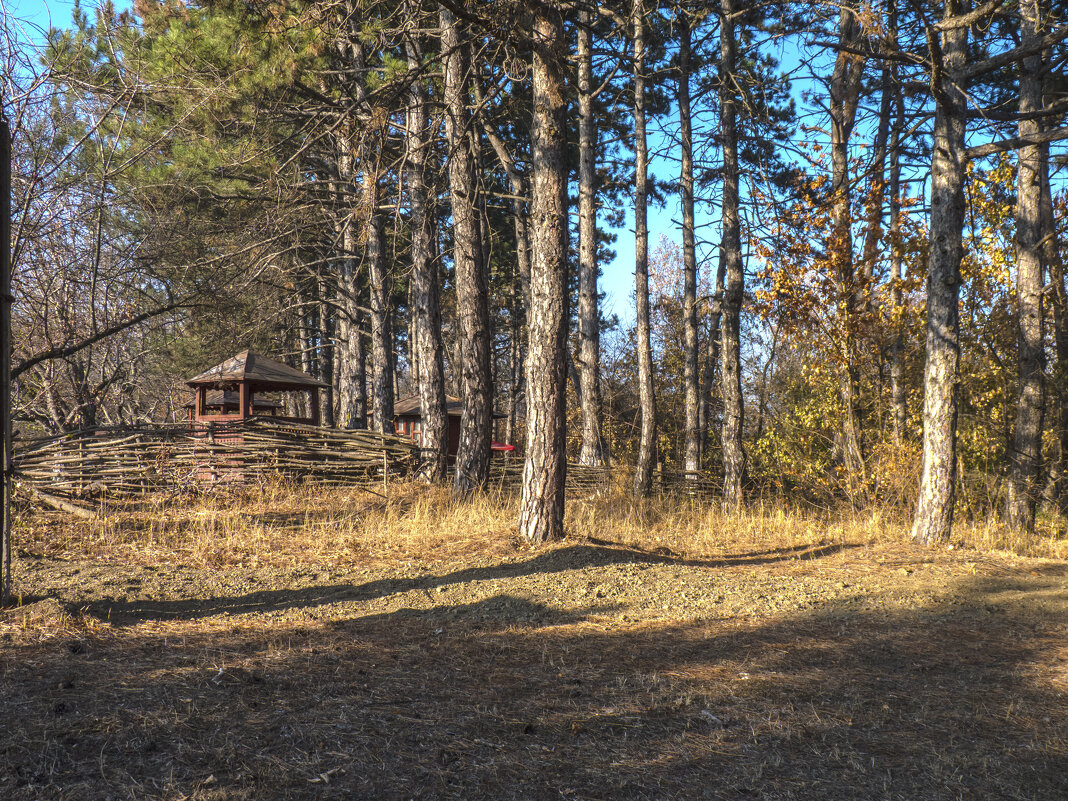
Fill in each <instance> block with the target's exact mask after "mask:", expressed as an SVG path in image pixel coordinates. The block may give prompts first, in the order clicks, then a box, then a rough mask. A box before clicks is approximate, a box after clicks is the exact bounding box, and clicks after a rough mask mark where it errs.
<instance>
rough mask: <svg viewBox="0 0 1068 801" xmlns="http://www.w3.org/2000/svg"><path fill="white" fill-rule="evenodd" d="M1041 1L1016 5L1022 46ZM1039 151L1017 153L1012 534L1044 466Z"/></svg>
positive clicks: (1034, 69) (1034, 77) (1029, 94)
mask: <svg viewBox="0 0 1068 801" xmlns="http://www.w3.org/2000/svg"><path fill="white" fill-rule="evenodd" d="M1038 3H1039V0H1022V2H1021V3H1020V43H1021V45H1023V46H1024V47H1027V46H1029V45H1032V44H1034V43H1035V41H1036V40H1037V39H1038V38H1039V37H1040V36H1041V35H1042V33H1043V31H1042V23H1041V19H1040V12H1039V7H1038ZM1041 72H1042V55H1041V54H1040V53H1036V54H1035V55H1033V56H1030V57H1028V58H1026V59H1024V61H1023V62H1022V63H1021V64H1020V114H1021V115H1024V114H1032V113H1035V112H1038V111H1040V110H1041V108H1042V105H1043V102H1042V83H1043V81H1042V74H1041ZM1040 127H1041V126H1040V123H1039V122H1038V121H1037V120H1034V119H1021V120H1020V123H1019V133H1020V138H1021V139H1022V138H1024V137H1029V136H1034V135H1037V134H1038V133H1039V130H1040ZM1044 164H1045V165H1046V166H1047V167H1048V162H1044V161H1043V159H1042V146H1041V145H1026V146H1024V147H1021V148H1020V149H1019V150H1018V151H1017V170H1016V342H1017V347H1018V356H1017V362H1016V364H1017V370H1018V373H1017V376H1018V382H1019V395H1018V397H1017V401H1016V427H1015V430H1014V432H1013V440H1012V453H1011V454H1010V461H1009V482H1008V496H1007V498H1006V518H1007V520H1008V523H1009V525H1010V526H1012V527H1013V528H1016V529H1019V530H1020V531H1025V532H1030V531H1032V530H1033V529H1034V527H1035V504H1036V501H1037V497H1038V492H1039V475H1040V469H1041V465H1042V418H1043V415H1044V412H1045V393H1044V387H1043V373H1044V372H1045V367H1046V353H1045V342H1044V331H1043V328H1044V323H1045V312H1044V310H1043V308H1042V306H1043V304H1042V287H1043V286H1044V285H1045V270H1044V269H1043V264H1042V251H1043V246H1042V228H1043V226H1042V175H1041V169H1042V166H1043V165H1044Z"/></svg>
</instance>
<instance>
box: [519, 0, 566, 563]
mask: <svg viewBox="0 0 1068 801" xmlns="http://www.w3.org/2000/svg"><path fill="white" fill-rule="evenodd" d="M537 9H538V10H537V11H536V12H535V13H536V16H535V21H534V37H535V41H536V42H537V44H538V46H537V47H535V49H534V73H533V79H534V121H533V131H532V138H533V142H532V145H533V147H532V151H533V152H532V155H533V163H534V172H533V193H532V194H533V197H532V202H531V212H532V215H531V216H532V218H533V226H532V227H533V231H534V236H533V239H532V244H533V261H532V263H531V273H530V309H529V310H528V320H529V329H530V344H529V351H528V353H527V456H526V462H525V464H524V466H523V495H522V499H521V501H520V508H519V533H520V534H521V535H522V536H523V537H525V538H526V539H527V540H528V541H529V542H532V543H542V542H546V541H548V540H555V539H560V538H561V537H563V534H564V480H565V478H566V469H567V465H566V462H565V444H566V443H565V438H564V426H565V422H566V398H567V371H566V356H567V321H568V311H567V95H566V93H565V87H564V69H565V65H566V58H567V38H566V36H565V34H564V22H563V18H562V17H561V15H560V13H559V12H558V11H556V10H553V9H551V8H548V7H546V6H538V7H537Z"/></svg>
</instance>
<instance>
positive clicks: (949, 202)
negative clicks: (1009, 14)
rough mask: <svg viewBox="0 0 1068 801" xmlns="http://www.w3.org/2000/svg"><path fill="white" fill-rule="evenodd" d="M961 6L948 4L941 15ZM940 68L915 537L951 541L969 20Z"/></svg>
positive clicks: (948, 39) (946, 42)
mask: <svg viewBox="0 0 1068 801" xmlns="http://www.w3.org/2000/svg"><path fill="white" fill-rule="evenodd" d="M960 11H961V8H960V7H959V5H958V4H957V3H956V2H949V3H947V4H946V12H945V16H944V19H945V21H947V22H948V21H951V20H952V19H953V17H954V16H956V15H957V14H958V13H959V12H960ZM941 38H942V45H941V50H942V53H941V55H942V59H941V61H942V65H941V66H942V70H944V74H943V75H938V76H936V82H935V85H934V87H933V88H934V94H935V121H934V135H933V138H932V153H931V224H930V253H929V256H928V261H927V362H926V365H925V368H924V375H923V389H924V394H923V466H922V469H921V473H920V492H919V498H918V500H917V503H916V513H915V516H914V517H913V521H912V539H913V541H915V542H918V543H923V544H925V545H936V544H939V543H944V542H948V541H949V537H950V534H951V533H952V530H953V503H954V500H955V491H956V480H957V448H956V444H957V379H958V373H959V370H960V264H961V259H962V257H963V255H964V248H963V244H962V240H961V232H962V230H963V228H964V181H965V175H966V173H965V168H966V166H967V165H966V153H965V142H964V133H965V108H966V106H965V103H966V98H965V94H964V90H963V88H962V87H961V85H960V82H959V81H958V80H955V78H956V75H955V73H957V72H958V71H959V70H960V69H961V68H962V67H963V66H964V63H965V58H966V55H967V49H968V28H967V27H964V26H959V27H951V28H950V29H949V30H946V31H945V32H943V33H942V34H941Z"/></svg>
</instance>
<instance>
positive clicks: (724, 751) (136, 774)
mask: <svg viewBox="0 0 1068 801" xmlns="http://www.w3.org/2000/svg"><path fill="white" fill-rule="evenodd" d="M1051 588H1052V589H1055V587H1054V585H1052V584H1051V585H1049V586H1045V588H1044V591H1049V590H1050V589H1051ZM1005 589H1006V585H1005V583H1004V582H990V581H986V580H971V579H968V580H963V581H960V582H957V583H956V584H955V585H954V586H952V587H947V588H946V590H947V592H946V594H945V596H944V597H942V598H940V599H939V600H936V601H934V602H932V603H929V604H927V605H925V606H922V607H919V608H906V607H904V606H902V605H900V604H896V603H894V602H893V600H892V599H891V598H889V597H887V598H882V599H872V602H871V604H870V605H869V608H865V609H859V610H858V609H856V608H852V607H848V606H843V605H839V604H824V605H823V606H822V607H820V608H818V609H816V610H813V611H811V612H809V613H803V614H802V613H797V614H792V615H783V616H781V617H779V618H776V619H772V620H763V621H757V622H746V621H729V622H718V623H701V622H695V623H688V624H665V625H655V624H644V625H633V626H629V627H614V628H613V627H608V626H605V625H603V624H602V623H600V622H598V620H597V619H596V618H593V619H591V616H593V615H595V614H596V613H597V611H598V610H596V609H594V608H589V607H586V608H580V609H572V610H560V609H554V608H551V607H548V606H546V605H543V604H538V603H534V602H531V601H529V600H527V599H523V598H518V597H515V596H512V595H508V594H502V595H498V596H495V597H492V598H488V599H485V600H483V601H479V602H477V603H473V604H467V605H464V606H462V607H460V608H457V607H450V606H448V605H442V606H437V607H434V608H432V609H428V610H415V609H402V610H398V611H395V612H390V613H387V614H375V615H368V616H366V617H357V618H348V619H339V620H326V621H299V620H298V621H294V620H284V621H283V620H279V621H270V620H263V621H259V622H258V623H257V624H251V623H247V622H246V623H238V622H227V621H220V620H216V621H211V622H199V623H198V622H194V621H175V622H172V623H167V624H158V623H152V624H149V625H147V626H144V627H138V628H130V629H120V630H117V631H115V633H113V634H106V635H103V636H99V637H94V636H93V635H92V633H91V631H92V630H91V629H90V630H89V633H85V634H81V635H78V636H69V637H58V638H55V639H53V640H50V641H46V642H28V643H26V644H22V645H18V646H9V647H6V648H5V651H6V652H7V653H6V656H7V658H6V659H5V660H4V662H3V666H2V668H0V680H2V681H3V686H4V687H5V688H6V691H5V695H4V697H3V698H2V699H0V716H2V718H3V719H4V720H5V721H9V722H11V723H10V725H9V726H7V727H6V730H5V737H4V739H3V746H2V749H0V796H3V797H5V798H9V799H12V801H23V799H31V798H32V799H38V798H40V799H59V798H75V797H78V798H104V797H106V796H109V795H113V796H116V797H118V796H120V795H123V796H126V795H133V796H136V797H139V798H161V799H163V798H168V799H170V798H179V797H184V798H190V799H275V798H277V799H283V798H285V799H311V798H316V799H322V798H338V799H342V798H345V799H349V798H374V799H401V798H420V799H443V800H444V799H494V800H495V801H496V800H498V799H500V800H501V801H508V800H509V799H559V798H567V799H597V798H600V799H603V798H611V799H622V800H629V799H650V798H656V799H703V798H709V799H751V798H765V799H784V800H791V801H793V800H795V799H796V800H797V801H800V800H801V799H815V798H819V799H829V800H830V801H836V800H837V799H850V800H851V801H852V800H854V799H855V800H856V801H859V800H860V799H875V798H880V799H915V798H923V799H925V800H926V801H942V799H946V800H947V801H948V799H961V798H964V799H977V800H978V799H990V798H1049V799H1052V798H1064V797H1068V772H1066V771H1065V768H1066V766H1068V765H1066V762H1065V758H1066V752H1065V742H1066V741H1068V722H1066V717H1065V715H1064V711H1065V710H1064V696H1063V687H1059V686H1058V684H1057V682H1058V681H1063V680H1064V678H1065V677H1064V675H1063V673H1061V674H1060V678H1059V679H1058V674H1057V673H1056V671H1057V670H1058V669H1060V670H1063V665H1060V666H1059V667H1058V659H1059V654H1060V653H1061V652H1062V650H1063V645H1064V631H1065V627H1064V623H1063V620H1060V621H1058V620H1053V621H1050V620H1045V621H1040V620H1036V619H1034V618H1033V617H1032V616H1031V615H1029V614H1028V612H1027V610H1026V609H1025V608H1022V607H1021V608H1017V609H1013V610H1009V611H1007V612H1006V611H1001V612H991V609H996V608H997V607H998V604H1000V603H1001V602H1002V601H1003V597H1004V592H1005ZM1060 591H1061V593H1062V595H1063V586H1061V590H1060Z"/></svg>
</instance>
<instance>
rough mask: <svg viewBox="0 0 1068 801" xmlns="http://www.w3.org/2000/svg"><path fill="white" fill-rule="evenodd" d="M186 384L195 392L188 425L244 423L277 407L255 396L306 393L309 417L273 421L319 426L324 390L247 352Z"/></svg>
mask: <svg viewBox="0 0 1068 801" xmlns="http://www.w3.org/2000/svg"><path fill="white" fill-rule="evenodd" d="M186 384H188V385H189V386H191V387H192V388H193V389H194V391H195V397H194V400H193V407H192V409H191V410H190V422H192V423H212V422H233V421H236V420H245V419H247V418H249V417H252V416H253V415H254V414H256V413H257V412H259V413H262V412H263V411H264V410H265V409H266V408H267V407H268V406H274V407H277V404H273V403H269V402H268V403H264V402H258V401H256V400H255V396H256V394H257V393H265V392H308V393H309V394H310V396H311V397H310V403H309V408H310V409H311V417H279V416H275V417H276V419H278V420H287V421H290V422H294V423H309V424H311V425H313V426H317V425H319V422H320V419H319V389H320V388H322V387H325V386H326V384H324V383H323V382H322V381H318V380H316V379H314V378H312V377H311V376H310V375H308V374H307V373H302V372H301V371H300V370H296V369H294V368H292V367H290V366H289V365H287V364H282V363H281V362H276V361H275V360H274V359H268V358H267V357H266V356H261V355H260V354H258V353H254V352H253V351H251V350H246V351H242V352H241V353H239V354H237V355H236V356H234V357H232V358H230V359H227V360H226V361H224V362H222V363H221V364H217V365H215V366H214V367H212V368H211V369H209V370H205V371H204V372H203V373H201V374H200V375H198V376H196V377H194V378H190V379H189V380H188V381H186ZM227 399H235V400H236V401H237V402H236V404H235V403H227V402H226V400H227ZM276 410H277V408H274V409H272V412H273V411H276ZM272 416H274V415H272Z"/></svg>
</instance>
